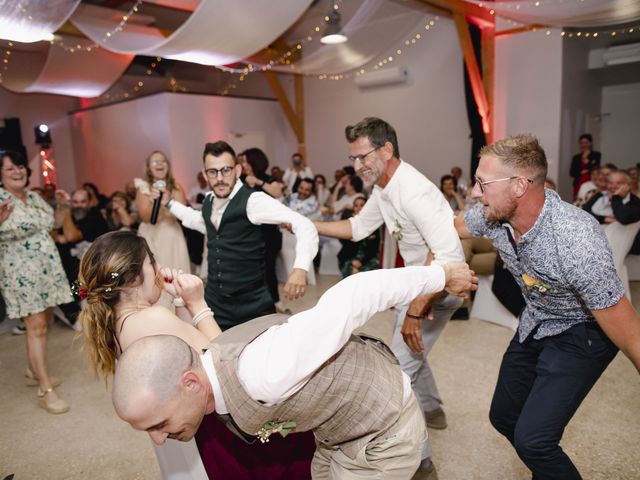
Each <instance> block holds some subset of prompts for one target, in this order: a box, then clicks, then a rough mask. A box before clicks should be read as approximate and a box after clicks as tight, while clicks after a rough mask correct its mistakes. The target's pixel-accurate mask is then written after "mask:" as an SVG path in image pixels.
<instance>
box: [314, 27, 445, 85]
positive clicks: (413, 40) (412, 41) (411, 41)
mask: <svg viewBox="0 0 640 480" xmlns="http://www.w3.org/2000/svg"><path fill="white" fill-rule="evenodd" d="M438 20H440V17H433V18H432V19H431V20H429V21H428V22H425V24H424V29H425V30H427V31H428V30H431V29H432V28H433V27H435V25H436V22H437V21H438ZM422 38H423V34H421V33H416V34H415V35H413V36H412V37H410V38H407V39H406V40H405V41H404V42H403V43H404V45H405V47H413V46H415V45H417V43H418V42H419V41H420V40H422ZM405 50H406V49H405ZM403 53H404V51H403V50H402V49H401V48H398V49H396V55H397V56H400V55H402V54H403ZM393 60H394V57H393V56H392V55H388V56H387V57H382V58H380V59H378V60H377V61H376V60H374V61H373V62H371V63H370V65H371V67H369V68H367V67H363V68H360V69H358V70H356V72H355V76H356V77H359V76H361V75H366V73H367V71H372V70H378V69H380V68H381V67H384V66H385V65H387V64H388V63H390V62H393ZM331 77H332V76H331V75H330V76H328V77H327V76H323V78H319V79H320V80H324V79H325V78H330V79H331ZM333 77H335V75H334V76H333ZM350 77H351V75H350V74H345V75H343V76H341V78H338V80H342V78H350ZM333 79H335V78H333Z"/></svg>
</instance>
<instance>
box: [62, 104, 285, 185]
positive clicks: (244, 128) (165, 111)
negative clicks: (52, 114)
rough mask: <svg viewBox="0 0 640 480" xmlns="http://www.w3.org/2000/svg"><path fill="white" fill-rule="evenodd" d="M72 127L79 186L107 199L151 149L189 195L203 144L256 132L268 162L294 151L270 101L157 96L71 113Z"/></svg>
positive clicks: (136, 172)
mask: <svg viewBox="0 0 640 480" xmlns="http://www.w3.org/2000/svg"><path fill="white" fill-rule="evenodd" d="M71 124H72V135H73V144H74V154H75V157H76V161H77V164H78V181H80V182H82V181H92V182H94V183H96V184H97V185H98V186H99V187H100V189H101V190H104V191H105V192H107V193H109V192H111V191H113V190H116V189H122V188H123V186H124V184H125V183H126V182H127V181H129V180H131V179H132V178H134V177H142V176H143V174H144V160H145V158H146V156H147V155H148V154H149V153H150V152H151V151H152V150H155V149H158V150H162V151H164V152H165V153H166V154H167V155H168V156H169V159H170V160H171V163H172V168H173V173H174V176H175V177H176V178H177V180H178V181H179V182H180V183H181V184H182V185H183V186H184V188H185V189H187V190H188V189H189V188H190V187H191V186H193V185H194V184H195V177H196V174H197V172H198V171H199V169H201V168H202V151H203V148H204V144H205V143H206V142H213V141H217V140H225V141H229V140H230V139H232V138H233V134H232V132H233V133H235V134H238V133H240V134H241V133H242V132H260V133H261V134H262V135H263V137H264V138H265V142H264V150H265V153H266V154H267V156H268V157H269V158H270V159H275V158H278V157H281V156H284V155H287V153H288V152H290V151H291V150H292V149H293V148H294V146H295V142H294V140H293V137H292V135H293V134H289V133H288V132H289V130H288V127H287V125H286V124H285V119H284V115H283V114H282V112H281V110H280V107H279V105H278V103H277V102H275V101H270V100H251V99H238V98H229V97H213V96H206V95H179V94H172V93H162V94H157V95H151V96H148V97H144V98H140V99H136V100H132V101H129V102H125V103H120V104H116V105H111V106H107V107H101V108H96V109H93V110H87V111H84V112H79V113H75V114H74V115H73V116H72V119H71ZM231 143H232V144H233V142H231ZM232 146H233V145H232ZM272 163H275V161H273V160H272Z"/></svg>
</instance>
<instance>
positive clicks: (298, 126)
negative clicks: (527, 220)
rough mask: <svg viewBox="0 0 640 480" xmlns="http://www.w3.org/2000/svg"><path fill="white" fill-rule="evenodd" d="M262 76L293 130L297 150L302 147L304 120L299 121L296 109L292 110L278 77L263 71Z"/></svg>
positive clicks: (270, 72)
mask: <svg viewBox="0 0 640 480" xmlns="http://www.w3.org/2000/svg"><path fill="white" fill-rule="evenodd" d="M262 74H263V75H264V76H265V78H266V79H267V82H268V83H269V86H270V87H271V90H273V93H275V95H276V98H277V99H278V103H279V104H280V108H282V111H283V112H284V115H285V117H287V120H288V122H289V125H290V126H291V129H292V130H293V133H294V134H295V136H296V139H297V140H298V147H299V148H300V147H304V125H303V121H304V119H302V120H301V119H300V118H299V117H298V115H297V113H296V110H298V107H296V109H294V108H293V107H292V106H291V103H290V102H289V99H288V98H287V94H286V93H285V91H284V89H283V88H282V85H280V80H278V76H277V75H276V74H275V73H274V72H272V71H271V70H265V71H263V72H262ZM296 94H297V90H296ZM296 96H297V95H296ZM301 153H302V152H301Z"/></svg>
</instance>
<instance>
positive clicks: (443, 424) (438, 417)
mask: <svg viewBox="0 0 640 480" xmlns="http://www.w3.org/2000/svg"><path fill="white" fill-rule="evenodd" d="M424 418H425V420H426V422H427V427H429V428H435V429H436V430H444V429H445V428H447V416H446V415H445V414H444V410H442V409H441V408H438V409H436V410H431V411H430V412H424Z"/></svg>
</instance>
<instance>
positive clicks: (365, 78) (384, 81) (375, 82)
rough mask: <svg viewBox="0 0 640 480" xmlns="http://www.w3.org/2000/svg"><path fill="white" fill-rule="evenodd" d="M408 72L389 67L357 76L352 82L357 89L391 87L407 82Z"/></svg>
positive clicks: (401, 68) (399, 68)
mask: <svg viewBox="0 0 640 480" xmlns="http://www.w3.org/2000/svg"><path fill="white" fill-rule="evenodd" d="M408 75H409V70H408V69H407V67H391V68H385V69H382V70H374V71H372V72H368V73H365V74H363V75H359V76H357V77H356V78H355V80H354V82H355V83H356V85H357V86H358V87H359V88H370V87H380V86H383V85H393V84H396V83H404V82H406V81H407V76H408Z"/></svg>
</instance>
